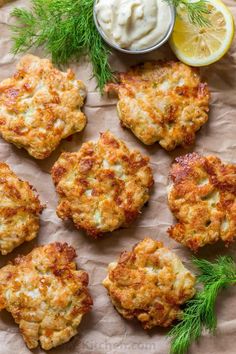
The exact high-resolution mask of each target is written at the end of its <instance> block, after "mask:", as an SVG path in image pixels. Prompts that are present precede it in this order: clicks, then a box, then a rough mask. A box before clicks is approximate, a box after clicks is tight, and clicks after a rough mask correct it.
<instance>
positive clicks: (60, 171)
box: [52, 132, 153, 237]
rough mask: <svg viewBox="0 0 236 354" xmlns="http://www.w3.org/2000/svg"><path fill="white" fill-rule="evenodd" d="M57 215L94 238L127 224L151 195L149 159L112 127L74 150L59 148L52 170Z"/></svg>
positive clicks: (151, 181) (151, 179) (151, 182)
mask: <svg viewBox="0 0 236 354" xmlns="http://www.w3.org/2000/svg"><path fill="white" fill-rule="evenodd" d="M52 178H53V181H54V183H55V185H56V189H57V192H58V194H59V196H60V200H59V205H58V208H57V214H58V216H59V217H60V218H62V219H68V218H70V219H72V220H73V221H74V223H75V226H76V227H77V228H82V229H84V230H86V231H87V233H88V234H89V235H91V236H93V237H97V236H100V235H101V234H103V233H105V232H109V231H113V230H115V229H118V228H120V227H125V226H127V225H129V224H130V223H131V222H132V221H133V220H134V219H135V218H136V217H137V216H138V214H139V213H140V210H141V208H142V206H143V205H144V204H145V203H146V202H147V201H148V199H149V192H150V188H151V186H152V184H153V177H152V171H151V168H150V167H149V159H148V157H146V156H142V155H141V154H140V153H139V152H138V151H130V150H129V149H128V148H127V146H126V145H125V144H124V142H122V141H121V140H119V139H117V138H116V137H115V136H114V135H112V134H111V133H110V132H105V133H103V134H101V135H100V139H99V141H98V142H97V143H94V142H87V143H85V144H83V145H82V147H81V149H80V150H79V151H78V152H73V153H63V154H62V155H61V156H60V158H59V159H58V161H57V162H56V163H55V165H54V167H53V169H52Z"/></svg>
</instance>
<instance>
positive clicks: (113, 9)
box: [95, 0, 171, 50]
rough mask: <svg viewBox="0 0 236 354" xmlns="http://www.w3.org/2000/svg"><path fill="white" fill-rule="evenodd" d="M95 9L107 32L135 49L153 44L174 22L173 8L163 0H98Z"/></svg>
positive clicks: (115, 41) (120, 45) (127, 47)
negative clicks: (172, 18)
mask: <svg viewBox="0 0 236 354" xmlns="http://www.w3.org/2000/svg"><path fill="white" fill-rule="evenodd" d="M95 13H96V18H97V21H98V24H99V25H100V27H101V29H102V31H103V32H104V34H105V35H106V36H107V37H108V38H109V39H110V40H111V41H112V42H113V43H115V44H116V45H118V46H119V47H121V48H126V49H132V50H138V49H145V48H149V47H152V46H153V45H155V44H156V43H158V42H159V41H160V40H162V39H163V38H164V37H165V35H166V33H167V32H168V29H169V27H170V25H171V8H170V6H169V5H168V3H167V2H165V1H163V0H97V4H96V5H95Z"/></svg>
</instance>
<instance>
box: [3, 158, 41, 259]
mask: <svg viewBox="0 0 236 354" xmlns="http://www.w3.org/2000/svg"><path fill="white" fill-rule="evenodd" d="M42 209H43V206H42V205H41V204H40V201H39V198H38V196H37V195H36V194H35V193H34V191H33V188H32V187H31V185H30V184H29V183H28V182H25V181H22V180H20V179H19V178H18V177H17V176H16V175H15V173H14V172H12V171H11V170H10V168H9V166H8V165H7V164H6V163H3V162H0V252H1V253H2V254H3V255H5V254H7V253H9V252H11V251H12V250H13V249H14V248H15V247H17V246H19V245H20V244H22V243H23V242H24V241H31V240H32V239H33V238H35V237H36V236H37V233H38V230H39V214H40V213H41V211H42Z"/></svg>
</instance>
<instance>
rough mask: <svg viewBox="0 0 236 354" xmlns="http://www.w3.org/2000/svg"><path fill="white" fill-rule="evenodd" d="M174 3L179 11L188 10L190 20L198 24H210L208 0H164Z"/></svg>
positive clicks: (201, 25)
mask: <svg viewBox="0 0 236 354" xmlns="http://www.w3.org/2000/svg"><path fill="white" fill-rule="evenodd" d="M164 1H167V2H169V3H170V4H172V5H173V6H174V7H175V8H176V11H177V14H178V13H179V10H181V9H184V10H186V11H187V14H188V18H189V21H190V22H191V23H193V24H194V25H196V26H200V27H203V26H209V25H210V23H209V20H208V18H207V16H206V15H208V14H209V9H208V8H207V0H198V1H194V2H191V1H189V0H164Z"/></svg>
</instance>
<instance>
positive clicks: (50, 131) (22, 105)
mask: <svg viewBox="0 0 236 354" xmlns="http://www.w3.org/2000/svg"><path fill="white" fill-rule="evenodd" d="M17 70H18V71H17V72H16V74H15V75H14V76H13V77H12V78H10V79H6V80H4V81H2V82H1V83H0V134H1V135H2V137H3V138H4V139H5V140H6V141H8V142H10V143H13V144H15V145H16V146H17V147H19V148H24V149H26V150H27V151H28V153H29V154H30V155H32V156H33V157H35V158H36V159H44V158H46V157H48V156H49V155H50V154H51V153H52V151H53V150H54V149H55V148H56V147H57V146H58V145H59V143H60V141H61V140H62V139H64V138H66V137H67V136H69V135H71V134H73V133H76V132H80V131H81V130H82V129H83V128H84V127H85V125H86V117H85V115H84V114H83V113H82V112H81V110H80V108H81V107H82V106H83V103H84V98H85V96H86V91H85V86H84V84H83V83H82V82H81V81H79V80H76V79H75V75H74V73H73V72H72V71H71V70H68V71H67V73H64V72H61V71H59V70H57V69H56V68H54V67H53V65H52V63H51V62H50V60H48V59H40V58H38V57H35V56H33V55H26V56H25V57H23V58H22V59H21V60H20V62H19V64H18V66H17Z"/></svg>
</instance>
